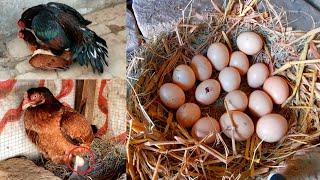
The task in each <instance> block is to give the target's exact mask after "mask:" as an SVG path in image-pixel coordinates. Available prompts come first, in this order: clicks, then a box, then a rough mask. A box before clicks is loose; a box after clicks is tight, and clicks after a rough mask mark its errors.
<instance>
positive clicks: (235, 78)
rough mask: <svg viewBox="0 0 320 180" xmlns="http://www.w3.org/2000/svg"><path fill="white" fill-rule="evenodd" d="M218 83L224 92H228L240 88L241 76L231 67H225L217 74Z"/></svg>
mask: <svg viewBox="0 0 320 180" xmlns="http://www.w3.org/2000/svg"><path fill="white" fill-rule="evenodd" d="M218 78H219V81H220V84H221V87H222V89H223V90H224V91H227V92H230V91H233V90H236V89H238V88H239V87H240V83H241V76H240V73H239V72H238V70H236V69H235V68H233V67H226V68H224V69H223V70H222V71H221V72H220V73H219V77H218Z"/></svg>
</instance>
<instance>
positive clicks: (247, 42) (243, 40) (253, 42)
mask: <svg viewBox="0 0 320 180" xmlns="http://www.w3.org/2000/svg"><path fill="white" fill-rule="evenodd" d="M237 46H238V48H239V49H240V51H242V52H244V53H246V54H247V55H254V54H257V53H258V52H259V51H260V50H261V49H262V47H263V41H262V39H261V37H260V36H259V35H258V34H257V33H254V32H243V33H241V34H240V35H239V36H238V38H237Z"/></svg>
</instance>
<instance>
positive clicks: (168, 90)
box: [159, 83, 185, 109]
mask: <svg viewBox="0 0 320 180" xmlns="http://www.w3.org/2000/svg"><path fill="white" fill-rule="evenodd" d="M159 95H160V99H161V101H162V102H163V104H164V105H165V106H167V107H169V108H172V109H177V108H179V107H180V106H181V105H182V104H184V101H185V95H184V92H183V90H182V89H181V88H180V87H179V86H178V85H176V84H173V83H166V84H163V85H162V86H161V87H160V90H159Z"/></svg>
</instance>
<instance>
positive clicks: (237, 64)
mask: <svg viewBox="0 0 320 180" xmlns="http://www.w3.org/2000/svg"><path fill="white" fill-rule="evenodd" d="M229 66H231V67H234V68H236V69H237V70H238V71H239V73H240V75H241V76H242V75H245V74H246V73H247V71H248V69H249V59H248V57H247V55H246V54H244V53H243V52H241V51H235V52H233V53H232V54H231V57H230V63H229Z"/></svg>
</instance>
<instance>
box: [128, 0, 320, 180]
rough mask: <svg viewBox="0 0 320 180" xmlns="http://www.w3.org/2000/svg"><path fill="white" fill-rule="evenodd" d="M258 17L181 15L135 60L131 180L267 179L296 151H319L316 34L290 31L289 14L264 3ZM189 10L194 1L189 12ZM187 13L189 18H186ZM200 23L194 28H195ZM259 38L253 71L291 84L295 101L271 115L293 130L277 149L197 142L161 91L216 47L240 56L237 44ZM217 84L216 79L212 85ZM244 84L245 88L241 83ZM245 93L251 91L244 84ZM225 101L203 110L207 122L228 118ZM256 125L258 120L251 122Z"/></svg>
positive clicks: (253, 141) (248, 13) (239, 10)
mask: <svg viewBox="0 0 320 180" xmlns="http://www.w3.org/2000/svg"><path fill="white" fill-rule="evenodd" d="M259 3H261V4H260V6H261V7H263V9H264V10H260V11H258V10H257V8H256V4H257V2H256V1H255V0H251V1H247V3H246V4H245V3H240V4H239V2H238V1H229V3H228V5H227V7H226V8H225V11H224V12H222V10H220V9H218V7H217V6H216V5H215V4H214V3H213V7H214V8H215V9H216V11H214V12H212V13H208V14H204V15H199V14H197V15H192V14H188V15H183V17H184V18H183V19H182V20H181V21H180V22H179V23H178V24H177V26H176V29H175V30H174V31H173V32H171V33H168V34H165V35H162V36H159V37H158V39H157V40H155V41H154V42H150V43H147V44H145V45H144V46H143V47H142V48H140V49H138V50H137V51H136V52H135V53H134V55H133V56H132V57H131V59H130V62H129V66H128V74H127V78H128V82H129V90H128V102H127V108H128V117H129V120H130V121H129V122H130V126H129V139H128V144H127V161H128V164H127V169H128V173H129V174H130V176H131V177H132V178H133V179H158V178H163V179H179V178H182V179H194V178H196V177H198V179H221V178H222V179H245V178H248V177H251V178H253V177H256V176H264V175H266V173H267V172H269V171H271V170H272V169H273V168H277V167H280V164H281V162H283V161H285V160H286V159H288V158H290V157H292V155H293V154H295V153H296V152H297V151H304V150H306V149H311V148H314V147H316V146H318V145H319V144H318V143H319V135H320V125H319V114H318V112H319V107H320V94H319V93H320V83H319V82H318V79H317V78H319V70H320V65H319V62H320V54H319V53H318V51H317V47H318V46H319V44H320V41H319V40H318V39H319V38H318V35H317V34H318V32H320V29H319V28H317V29H314V30H312V31H310V32H306V33H303V32H298V31H292V30H291V28H290V27H287V26H286V14H285V12H281V13H277V12H276V11H275V7H273V6H272V5H271V4H270V3H269V2H268V1H267V0H264V1H263V2H259ZM191 4H192V1H190V3H189V5H188V7H186V9H187V8H189V7H190V5H191ZM184 12H185V11H184ZM195 20H196V21H195ZM248 30H250V31H255V32H257V33H259V34H260V35H261V36H262V37H263V38H264V40H265V46H264V49H263V50H262V51H261V52H260V53H258V54H257V55H254V56H252V57H250V60H251V62H252V63H254V62H264V63H266V64H267V65H269V68H270V70H271V72H272V73H273V74H277V75H280V76H282V77H284V78H286V79H287V80H288V82H289V85H290V87H291V96H290V97H289V98H288V99H287V101H286V102H285V103H284V104H282V106H276V107H275V109H274V111H275V112H278V113H280V114H282V115H283V116H285V117H286V119H287V120H288V123H289V125H290V130H289V131H288V133H287V135H286V136H285V137H284V138H283V139H282V140H281V141H280V142H278V143H272V144H271V143H265V142H263V141H261V140H260V139H259V138H258V137H257V136H256V135H253V136H252V137H251V138H250V139H248V140H247V141H245V142H235V143H232V140H231V139H229V138H227V137H226V136H224V135H223V133H221V134H218V135H217V141H216V143H214V144H211V145H206V144H204V143H203V142H202V141H200V142H198V141H196V140H194V139H193V138H192V137H191V136H190V134H189V132H188V129H185V128H182V127H181V126H179V124H177V123H176V121H175V112H174V111H172V110H169V109H167V108H166V107H164V106H163V105H162V104H161V102H160V100H159V96H158V90H159V87H160V86H161V85H162V84H163V83H166V82H170V81H171V72H172V70H173V68H174V67H175V66H176V65H178V64H188V63H190V61H191V58H192V57H193V56H194V55H195V54H198V53H202V54H203V53H205V52H206V49H207V48H208V46H209V45H210V44H211V43H213V42H218V41H220V42H223V43H225V44H227V45H228V46H229V47H230V48H232V49H233V50H235V49H236V43H235V40H236V37H237V36H238V35H239V34H240V33H241V32H244V31H248ZM216 77H217V72H216V73H214V75H213V78H216ZM242 82H246V80H245V79H242ZM241 90H243V91H245V92H246V93H247V94H249V93H250V92H251V91H252V89H250V88H248V86H247V85H246V84H245V83H242V86H241ZM193 93H194V89H193V90H190V91H188V92H186V97H187V101H191V102H192V101H195V99H194V97H193ZM225 95H226V94H225V93H222V95H221V96H220V98H219V100H218V101H217V102H216V103H214V104H213V105H210V106H201V110H202V115H203V116H204V115H210V116H212V117H214V118H216V119H219V118H220V116H221V115H222V114H223V113H224V112H225V111H226V109H225V108H224V104H223V99H224V96H225ZM254 121H256V119H254Z"/></svg>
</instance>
